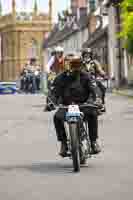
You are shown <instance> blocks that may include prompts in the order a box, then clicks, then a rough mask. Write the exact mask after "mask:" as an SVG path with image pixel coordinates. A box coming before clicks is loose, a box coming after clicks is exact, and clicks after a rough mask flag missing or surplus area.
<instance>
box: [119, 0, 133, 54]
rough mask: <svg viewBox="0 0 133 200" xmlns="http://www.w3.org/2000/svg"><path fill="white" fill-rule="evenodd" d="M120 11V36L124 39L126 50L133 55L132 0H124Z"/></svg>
mask: <svg viewBox="0 0 133 200" xmlns="http://www.w3.org/2000/svg"><path fill="white" fill-rule="evenodd" d="M121 9H122V14H121V16H122V32H121V33H120V36H121V37H123V38H125V39H126V48H127V49H128V51H129V52H130V53H131V54H133V0H124V1H123V2H122V3H121Z"/></svg>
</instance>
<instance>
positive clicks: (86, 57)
mask: <svg viewBox="0 0 133 200" xmlns="http://www.w3.org/2000/svg"><path fill="white" fill-rule="evenodd" d="M83 59H84V61H86V62H88V61H90V60H91V54H89V53H86V54H84V57H83Z"/></svg>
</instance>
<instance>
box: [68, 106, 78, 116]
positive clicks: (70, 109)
mask: <svg viewBox="0 0 133 200" xmlns="http://www.w3.org/2000/svg"><path fill="white" fill-rule="evenodd" d="M68 113H71V114H80V110H79V106H78V105H69V106H68Z"/></svg>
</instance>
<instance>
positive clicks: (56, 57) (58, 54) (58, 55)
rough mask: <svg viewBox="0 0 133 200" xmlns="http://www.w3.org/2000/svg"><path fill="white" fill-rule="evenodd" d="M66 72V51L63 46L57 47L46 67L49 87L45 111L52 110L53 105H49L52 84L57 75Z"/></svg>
mask: <svg viewBox="0 0 133 200" xmlns="http://www.w3.org/2000/svg"><path fill="white" fill-rule="evenodd" d="M63 71H64V49H63V47H61V46H57V47H56V48H55V49H54V50H53V51H52V54H51V58H50V60H49V62H48V64H47V65H46V72H47V73H48V76H47V85H48V96H47V98H46V105H45V108H44V111H49V110H50V109H51V103H49V99H50V98H49V97H50V95H51V91H50V89H51V82H53V80H54V78H55V77H56V75H58V74H59V73H61V72H63Z"/></svg>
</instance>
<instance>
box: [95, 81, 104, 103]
mask: <svg viewBox="0 0 133 200" xmlns="http://www.w3.org/2000/svg"><path fill="white" fill-rule="evenodd" d="M97 84H98V87H99V88H100V90H101V92H102V104H105V93H106V88H105V86H104V85H103V84H102V83H101V82H100V81H98V82H97Z"/></svg>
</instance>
